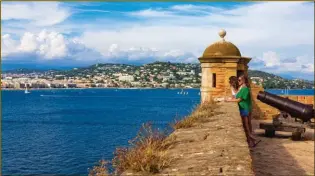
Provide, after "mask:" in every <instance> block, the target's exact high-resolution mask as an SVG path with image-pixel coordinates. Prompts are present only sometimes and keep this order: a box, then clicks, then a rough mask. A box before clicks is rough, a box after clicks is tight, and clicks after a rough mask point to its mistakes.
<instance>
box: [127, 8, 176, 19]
mask: <svg viewBox="0 0 315 176" xmlns="http://www.w3.org/2000/svg"><path fill="white" fill-rule="evenodd" d="M129 15H132V16H138V17H160V18H161V17H171V16H174V15H173V13H172V12H168V11H156V10H152V9H146V10H141V11H136V12H130V13H129Z"/></svg>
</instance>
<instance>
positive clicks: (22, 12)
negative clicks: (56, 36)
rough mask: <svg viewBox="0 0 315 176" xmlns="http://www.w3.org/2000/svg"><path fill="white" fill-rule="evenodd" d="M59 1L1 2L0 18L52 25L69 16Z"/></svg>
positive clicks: (68, 12) (37, 24)
mask: <svg viewBox="0 0 315 176" xmlns="http://www.w3.org/2000/svg"><path fill="white" fill-rule="evenodd" d="M70 14H71V13H70V11H69V9H67V8H65V7H61V6H60V3H59V2H36V3H35V2H33V3H31V2H27V3H19V4H17V3H13V2H6V3H1V20H28V21H29V22H30V23H32V24H33V25H36V26H52V25H55V24H58V23H61V22H63V21H64V20H65V19H67V18H68V17H69V16H70Z"/></svg>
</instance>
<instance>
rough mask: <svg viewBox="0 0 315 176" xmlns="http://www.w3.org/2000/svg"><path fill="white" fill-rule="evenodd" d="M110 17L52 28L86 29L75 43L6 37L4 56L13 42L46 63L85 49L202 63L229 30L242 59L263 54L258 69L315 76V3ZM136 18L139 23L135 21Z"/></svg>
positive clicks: (182, 8)
mask: <svg viewBox="0 0 315 176" xmlns="http://www.w3.org/2000/svg"><path fill="white" fill-rule="evenodd" d="M36 4H37V3H36ZM209 4H210V3H209ZM54 7H57V6H54ZM37 10H38V11H39V9H37ZM92 10H93V9H92ZM33 11H35V10H33ZM54 11H65V12H67V13H66V14H68V15H69V14H70V12H69V11H67V10H64V8H63V7H61V6H60V5H58V8H55V10H54ZM42 13H43V11H42ZM106 14H107V13H102V16H101V19H98V20H95V21H94V20H93V21H92V22H89V21H85V22H86V23H83V22H82V24H80V25H78V24H75V25H74V24H73V25H72V26H71V25H70V26H69V24H68V26H66V29H67V30H62V29H63V28H62V26H61V27H60V26H58V27H60V28H58V27H56V25H54V26H52V27H51V28H50V29H57V28H58V30H60V31H62V32H64V31H67V32H69V31H71V30H73V29H75V30H81V31H82V30H83V34H82V35H80V36H78V38H77V39H76V42H77V43H76V42H73V41H72V39H66V38H65V37H64V36H63V35H61V34H59V37H57V36H56V35H54V37H53V38H54V39H55V40H54V42H52V41H53V40H52V39H48V38H49V37H48V36H46V34H45V35H44V34H37V35H35V34H34V35H35V36H36V42H35V43H36V45H35V44H34V38H35V37H33V38H32V37H30V36H28V37H29V39H28V40H26V41H28V42H29V43H30V44H29V45H27V46H26V45H22V44H21V43H22V42H21V41H12V39H11V40H9V39H6V40H5V42H6V46H5V47H6V49H5V51H4V52H6V54H7V55H8V53H10V52H12V51H13V50H14V49H12V48H14V47H12V45H13V44H10V43H14V42H17V43H19V46H20V45H21V46H23V47H22V48H24V51H27V50H29V51H35V52H37V53H39V54H40V55H41V56H43V57H44V58H46V59H47V58H49V57H50V58H53V57H57V56H58V55H56V53H59V56H58V57H62V56H69V55H71V57H78V58H80V59H83V57H80V55H79V54H74V53H75V52H78V53H80V52H82V51H84V53H85V54H84V56H85V58H91V57H88V54H87V53H89V52H91V50H93V52H94V55H93V57H94V56H97V57H99V55H101V57H102V59H104V61H117V60H123V61H126V62H128V61H136V60H148V61H153V60H165V61H171V62H181V61H183V62H192V61H195V62H198V60H197V58H198V57H199V56H201V55H202V52H203V51H204V49H205V48H206V47H207V46H208V45H210V44H211V43H213V42H215V41H217V40H219V36H218V34H217V33H218V31H219V30H220V29H221V28H224V29H225V30H226V31H227V36H226V40H228V41H231V42H232V43H234V44H235V45H237V46H238V47H239V49H240V50H241V53H242V55H244V56H249V57H255V56H258V57H257V58H254V59H253V60H252V61H251V62H252V63H253V65H255V63H262V65H259V64H256V65H258V66H255V67H252V69H255V68H261V69H264V68H268V69H270V70H273V72H275V73H276V72H287V71H295V72H297V71H299V72H305V73H306V72H307V73H310V72H314V70H313V69H314V58H313V55H314V15H313V14H314V5H313V4H312V3H305V2H261V3H252V4H251V5H247V4H246V5H241V6H235V7H233V8H228V9H227V8H223V7H222V8H217V7H213V6H209V5H207V6H204V5H175V6H172V7H169V8H164V9H162V8H156V9H154V8H153V7H152V8H149V9H142V10H140V11H134V12H128V13H120V15H126V14H128V15H129V16H128V19H130V20H129V21H126V19H123V20H122V19H118V18H117V20H116V19H111V18H110V17H108V16H106ZM7 16H10V15H7ZM20 16H21V15H20ZM26 16H27V15H26ZM34 16H36V15H33V16H31V17H27V19H29V20H33V21H42V19H44V18H46V17H45V16H53V15H50V14H49V15H48V13H43V15H42V16H44V17H42V18H39V17H37V16H36V18H35V17H34ZM56 16H57V17H56V19H59V20H57V21H59V22H58V23H61V22H62V21H64V20H65V19H66V18H67V17H66V16H67V15H65V16H64V17H63V18H61V17H58V15H56ZM60 16H62V15H60ZM13 17H14V15H12V14H11V17H10V18H9V17H5V19H14V18H13ZM19 18H20V19H23V18H22V17H19ZM25 18H26V17H25ZM52 18H53V17H52ZM133 18H137V20H136V21H133V20H132V19H133ZM102 20H103V21H102ZM55 24H57V23H55ZM108 24H110V25H108ZM63 27H64V26H63ZM37 29H38V28H37ZM33 33H34V32H33ZM23 38H24V37H22V39H23ZM26 38H27V36H26ZM42 38H44V39H45V40H47V39H48V42H47V41H43V39H42ZM78 41H79V43H78ZM62 43H65V45H62ZM40 46H42V47H40ZM43 46H45V47H43ZM59 46H60V47H59ZM34 47H35V48H36V49H35V50H34V49H33V48H34ZM49 48H50V49H49ZM52 48H54V49H52ZM74 48H75V49H74ZM60 53H61V54H60ZM97 53H98V54H99V55H98V54H97ZM288 58H294V59H290V62H289V61H285V60H287V59H288ZM264 65H265V66H264Z"/></svg>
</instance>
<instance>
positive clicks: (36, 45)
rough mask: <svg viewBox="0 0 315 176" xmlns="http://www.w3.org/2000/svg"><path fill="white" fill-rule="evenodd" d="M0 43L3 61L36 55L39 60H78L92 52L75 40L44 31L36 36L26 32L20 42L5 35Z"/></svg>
mask: <svg viewBox="0 0 315 176" xmlns="http://www.w3.org/2000/svg"><path fill="white" fill-rule="evenodd" d="M1 43H2V46H3V48H2V50H1V55H2V57H3V58H4V59H10V58H11V57H13V56H21V55H22V54H27V55H36V56H37V57H38V58H39V59H41V60H54V59H66V58H72V59H77V58H80V57H79V56H78V54H82V52H87V51H89V52H90V53H92V51H93V50H91V49H90V50H89V49H87V48H86V47H85V46H84V45H83V44H82V43H79V42H78V41H77V40H75V39H66V38H65V37H64V36H63V35H62V34H60V33H57V32H48V31H46V30H43V31H41V32H40V33H38V34H34V33H31V32H26V33H25V34H24V35H23V36H22V37H21V38H20V40H14V39H12V38H11V36H10V35H9V34H5V35H3V36H2V40H1ZM94 54H95V52H94ZM73 56H76V57H73Z"/></svg>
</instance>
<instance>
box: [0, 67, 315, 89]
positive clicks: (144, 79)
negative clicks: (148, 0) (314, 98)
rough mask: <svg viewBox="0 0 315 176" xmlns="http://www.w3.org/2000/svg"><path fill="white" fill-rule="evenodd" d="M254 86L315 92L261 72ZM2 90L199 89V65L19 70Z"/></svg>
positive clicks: (255, 75) (309, 84)
mask: <svg viewBox="0 0 315 176" xmlns="http://www.w3.org/2000/svg"><path fill="white" fill-rule="evenodd" d="M249 76H250V79H251V80H252V82H253V83H254V84H257V85H263V86H264V87H265V88H292V89H294V88H302V89H303V88H304V89H311V88H314V83H312V82H308V81H304V80H299V79H295V80H286V79H283V78H281V77H279V76H275V75H272V74H268V73H265V72H260V71H253V70H250V71H249ZM1 79H2V80H1V88H2V89H25V88H26V87H27V88H31V89H43V88H94V87H98V88H111V87H115V88H199V87H200V83H201V68H200V65H199V64H184V63H170V62H154V63H151V64H145V65H142V66H136V65H126V64H95V65H92V66H90V67H86V68H73V69H71V70H45V71H42V70H29V69H17V70H12V71H7V72H3V73H2V75H1Z"/></svg>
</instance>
